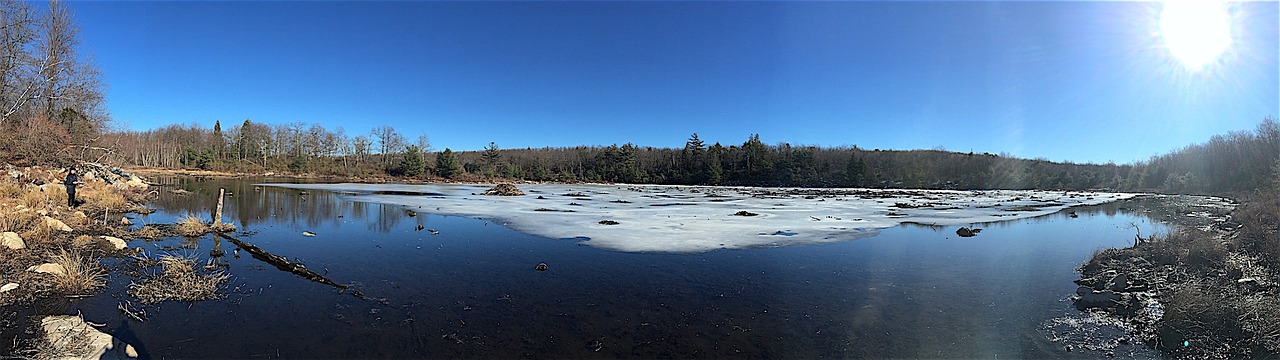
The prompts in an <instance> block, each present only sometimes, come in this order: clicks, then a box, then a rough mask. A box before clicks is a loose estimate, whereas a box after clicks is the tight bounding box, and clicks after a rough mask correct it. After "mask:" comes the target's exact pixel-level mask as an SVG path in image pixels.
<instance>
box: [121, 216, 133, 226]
mask: <svg viewBox="0 0 1280 360" xmlns="http://www.w3.org/2000/svg"><path fill="white" fill-rule="evenodd" d="M120 225H125V226H129V225H133V222H131V221H129V218H127V217H122V218H120Z"/></svg>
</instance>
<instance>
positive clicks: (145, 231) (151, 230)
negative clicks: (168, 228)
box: [133, 226, 160, 240]
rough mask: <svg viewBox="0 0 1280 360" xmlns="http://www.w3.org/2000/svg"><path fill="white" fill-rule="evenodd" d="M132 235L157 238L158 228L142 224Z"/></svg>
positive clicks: (158, 236)
mask: <svg viewBox="0 0 1280 360" xmlns="http://www.w3.org/2000/svg"><path fill="white" fill-rule="evenodd" d="M133 236H135V237H139V238H143V239H148V240H155V239H159V238H160V229H156V227H154V226H143V227H140V228H138V230H135V231H134V232H133Z"/></svg>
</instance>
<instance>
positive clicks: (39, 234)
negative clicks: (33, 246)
mask: <svg viewBox="0 0 1280 360" xmlns="http://www.w3.org/2000/svg"><path fill="white" fill-rule="evenodd" d="M31 225H32V226H31V228H30V229H28V230H27V231H26V232H23V233H20V235H22V238H23V239H24V240H26V241H27V242H28V243H31V242H45V243H51V242H53V241H54V240H55V239H57V238H58V235H59V233H61V232H62V231H60V230H58V229H55V228H54V227H53V226H50V225H49V224H48V223H46V222H45V221H44V220H43V219H42V218H41V217H39V216H37V217H36V218H35V220H32V222H31Z"/></svg>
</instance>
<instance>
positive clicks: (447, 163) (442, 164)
mask: <svg viewBox="0 0 1280 360" xmlns="http://www.w3.org/2000/svg"><path fill="white" fill-rule="evenodd" d="M461 173H462V166H461V165H458V157H457V156H455V155H454V154H453V150H450V149H449V148H444V151H441V152H439V153H437V154H436V174H439V175H440V176H442V177H445V178H449V179H452V178H453V177H454V176H458V175H459V174H461Z"/></svg>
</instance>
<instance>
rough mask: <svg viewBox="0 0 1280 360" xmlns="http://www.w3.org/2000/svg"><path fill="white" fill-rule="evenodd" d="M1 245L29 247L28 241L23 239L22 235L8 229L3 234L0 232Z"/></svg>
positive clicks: (18, 248)
mask: <svg viewBox="0 0 1280 360" xmlns="http://www.w3.org/2000/svg"><path fill="white" fill-rule="evenodd" d="M0 245H4V246H5V247H7V248H10V249H13V250H21V249H26V248H27V243H25V242H23V241H22V236H19V235H18V233H16V232H12V231H6V232H4V233H3V234H0Z"/></svg>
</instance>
